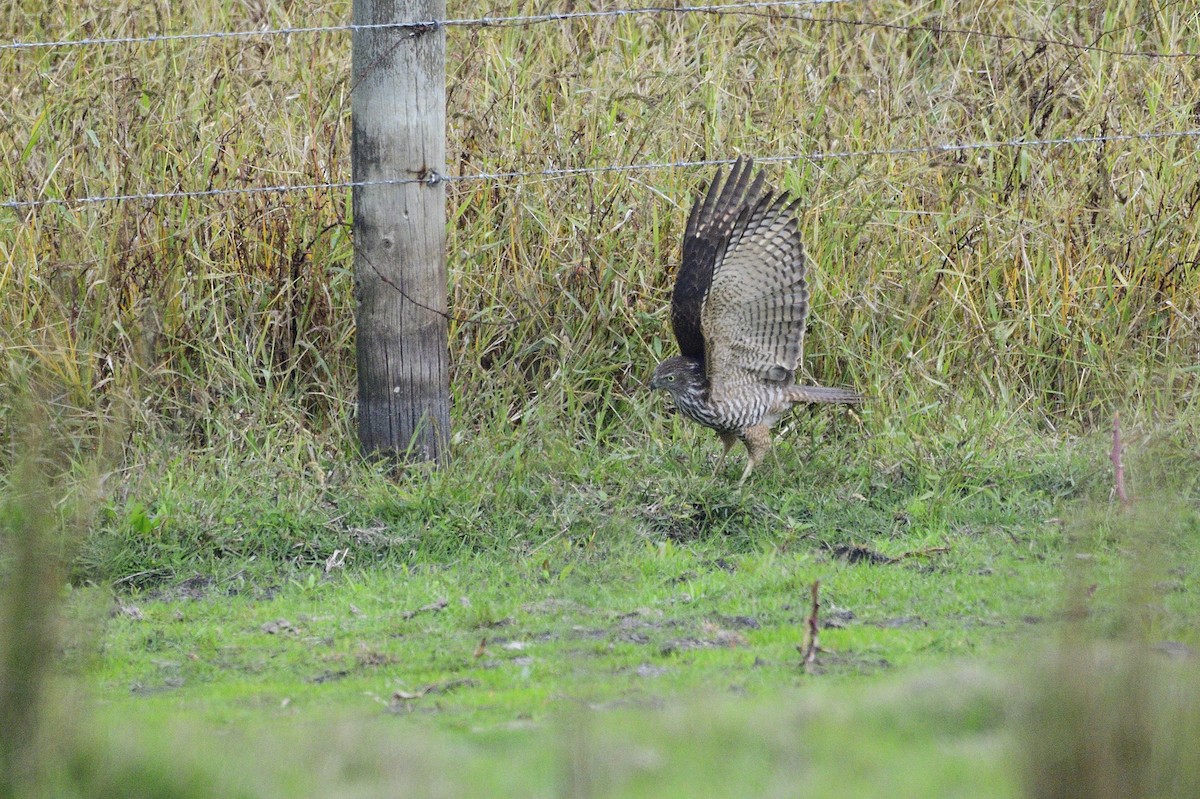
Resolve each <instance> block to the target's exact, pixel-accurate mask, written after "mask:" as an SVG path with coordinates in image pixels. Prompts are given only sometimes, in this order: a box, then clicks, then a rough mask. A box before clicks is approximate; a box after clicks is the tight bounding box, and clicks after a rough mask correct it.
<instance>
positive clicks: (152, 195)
mask: <svg viewBox="0 0 1200 799" xmlns="http://www.w3.org/2000/svg"><path fill="white" fill-rule="evenodd" d="M1196 137H1200V128H1198V129H1192V130H1174V131H1150V132H1144V133H1109V134H1102V135H1097V136H1065V137H1058V138H1047V139H1008V140H1001V141H978V142H944V143H940V144H926V145H914V146H908V147H893V148H879V149H870V150H836V151H830V152H818V153H788V154H781V155H767V156H761V157H756V158H755V161H757V162H758V163H760V164H778V163H791V162H795V161H814V162H819V161H832V160H847V159H854V158H879V157H885V156H910V155H922V154H927V155H941V154H946V153H958V152H969V151H974V150H998V149H1005V148H1012V147H1056V146H1068V145H1084V144H1104V143H1114V142H1129V141H1153V140H1160V139H1186V138H1196ZM733 162H734V159H733V158H716V159H698V160H683V161H666V162H655V163H639V164H607V165H604V166H591V167H568V168H555V167H550V168H547V169H530V170H513V171H507V172H476V173H471V174H466V175H439V174H437V173H428V174H427V175H425V176H422V177H409V178H382V179H378V180H357V181H355V180H348V181H330V182H325V183H296V184H281V185H276V186H242V187H235V188H227V189H202V190H196V191H187V190H184V191H164V192H148V193H145V194H109V195H97V196H92V197H78V198H73V199H68V198H50V199H43V200H11V199H10V200H7V201H5V202H3V203H0V208H5V209H11V210H20V209H33V208H42V207H45V206H50V205H61V206H69V205H90V204H97V203H109V202H135V201H157V200H177V199H195V198H204V197H217V196H221V195H247V194H282V193H290V192H301V191H324V190H330V189H350V188H365V187H369V186H398V185H411V184H414V183H428V184H436V183H439V182H442V181H445V182H448V183H463V182H475V181H505V180H522V179H530V178H545V179H551V180H554V179H560V178H571V177H582V176H585V175H602V174H612V173H621V172H641V171H650V170H657V169H687V168H692V167H701V166H726V165H729V164H732V163H733Z"/></svg>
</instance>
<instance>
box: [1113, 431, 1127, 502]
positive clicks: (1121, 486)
mask: <svg viewBox="0 0 1200 799" xmlns="http://www.w3.org/2000/svg"><path fill="white" fill-rule="evenodd" d="M1109 457H1110V458H1111V459H1112V464H1113V491H1114V492H1115V493H1116V495H1117V499H1119V500H1121V504H1122V505H1128V504H1129V494H1128V493H1127V492H1126V491H1125V464H1124V462H1123V461H1122V460H1121V414H1120V413H1114V414H1113V445H1112V453H1111V454H1110V455H1109Z"/></svg>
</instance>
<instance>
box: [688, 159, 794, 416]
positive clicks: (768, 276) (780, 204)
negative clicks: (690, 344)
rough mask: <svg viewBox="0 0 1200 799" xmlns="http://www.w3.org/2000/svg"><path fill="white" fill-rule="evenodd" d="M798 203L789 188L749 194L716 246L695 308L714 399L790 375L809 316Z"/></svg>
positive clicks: (780, 381) (783, 382) (781, 382)
mask: <svg viewBox="0 0 1200 799" xmlns="http://www.w3.org/2000/svg"><path fill="white" fill-rule="evenodd" d="M748 166H749V165H748V164H747V168H748ZM760 178H761V175H760ZM759 183H760V180H755V181H754V184H753V185H755V186H758V185H759ZM798 205H799V200H797V199H795V198H793V197H791V196H790V195H788V194H787V193H780V194H775V193H774V192H770V191H768V192H766V193H763V194H756V195H755V196H753V197H750V198H747V200H746V201H745V202H744V203H743V205H742V207H741V208H740V209H739V212H738V214H737V217H736V220H735V222H734V224H733V225H732V228H731V229H730V232H729V233H728V235H727V237H726V239H725V241H724V246H723V247H721V248H720V250H719V252H718V255H717V258H716V261H715V262H714V264H713V267H712V277H711V282H710V285H709V287H708V294H707V296H706V297H705V300H704V303H703V305H702V307H701V310H700V331H701V334H702V335H703V338H704V345H705V356H706V357H705V371H706V373H707V375H708V379H709V382H710V384H711V386H712V388H711V390H712V397H713V399H714V401H719V400H720V398H721V396H722V395H727V392H730V391H737V389H738V387H739V386H744V385H747V384H750V383H758V382H767V383H775V384H779V385H791V384H792V383H793V382H794V381H795V377H796V369H797V367H798V366H799V365H800V359H801V357H802V354H803V347H804V325H805V319H806V317H807V316H808V284H807V280H806V276H807V273H808V256H807V255H806V254H805V252H804V245H803V243H802V242H801V240H800V230H799V227H798V218H797V207H798Z"/></svg>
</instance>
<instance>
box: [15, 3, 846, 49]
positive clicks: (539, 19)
mask: <svg viewBox="0 0 1200 799" xmlns="http://www.w3.org/2000/svg"><path fill="white" fill-rule="evenodd" d="M860 2H863V0H746V2H736V3H720V4H713V5H695V6H642V7H638V8H611V9H604V10H599V11H563V12H557V13H552V14H523V15H518V16H510V17H461V18H455V19H440V20H439V19H429V20H422V21H414V22H383V23H376V24H371V25H358V24H354V23H346V24H342V25H313V26H307V27H297V28H260V29H258V30H243V31H212V32H205V33H172V34H160V35H150V36H116V37H112V38H95V39H60V40H57V41H49V42H18V41H13V42H9V43H5V44H0V50H34V49H45V48H53V47H89V46H103V45H117V44H161V43H166V42H187V41H197V40H204V39H247V38H252V37H258V36H291V35H293V34H308V33H343V32H346V31H371V30H396V29H400V30H403V29H411V28H418V29H426V28H438V27H445V28H500V27H515V26H522V25H540V24H545V23H549V22H572V21H575V20H590V19H602V18H616V17H632V16H641V15H646V14H736V13H740V12H746V11H754V10H759V9H770V8H782V7H793V8H796V7H800V6H810V7H811V6H826V5H836V4H841V3H860Z"/></svg>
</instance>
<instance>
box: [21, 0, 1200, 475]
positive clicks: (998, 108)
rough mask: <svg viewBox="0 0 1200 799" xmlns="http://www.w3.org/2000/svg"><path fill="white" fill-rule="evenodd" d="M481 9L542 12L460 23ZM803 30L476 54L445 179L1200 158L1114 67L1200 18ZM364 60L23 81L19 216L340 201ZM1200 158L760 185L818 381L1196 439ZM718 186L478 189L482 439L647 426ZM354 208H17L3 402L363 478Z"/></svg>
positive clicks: (861, 19)
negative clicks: (355, 438)
mask: <svg viewBox="0 0 1200 799" xmlns="http://www.w3.org/2000/svg"><path fill="white" fill-rule="evenodd" d="M573 7H575V8H576V9H579V8H583V7H585V6H584V5H583V4H573ZM555 8H557V6H555ZM484 10H486V11H487V12H488V13H494V14H505V13H514V12H530V11H541V10H545V9H543V8H542V7H541V6H540V5H538V4H534V3H519V2H513V3H509V4H495V5H493V6H490V7H488V8H486V9H478V8H475V7H472V6H470V5H469V4H465V3H451V6H450V9H449V11H450V14H451V16H468V15H471V14H475V13H479V12H480V11H484ZM808 13H810V12H809V11H808V10H806V9H800V10H799V11H795V12H793V11H785V12H778V13H776V12H758V13H756V14H730V15H724V16H715V15H706V14H682V15H674V14H659V15H644V16H637V17H626V18H621V19H616V20H613V19H598V20H589V21H580V22H570V23H550V24H542V25H537V26H532V27H510V28H487V29H470V28H453V29H451V30H450V31H449V36H448V40H449V58H448V62H449V65H450V66H449V75H448V89H449V105H450V114H449V117H450V130H449V142H448V145H449V146H448V153H449V162H450V163H449V165H448V166H449V169H450V171H451V172H452V173H453V174H458V175H462V174H473V173H476V172H490V171H507V170H514V169H517V170H521V169H541V168H545V167H550V166H553V167H591V166H603V165H608V164H627V163H639V162H670V161H677V160H689V159H707V158H725V157H732V156H734V155H736V154H738V153H748V154H754V155H759V156H767V155H777V154H788V153H798V154H814V153H831V152H845V153H869V152H870V151H875V150H881V149H892V148H898V147H909V146H912V147H921V146H927V145H935V144H939V143H949V142H979V141H1005V140H1012V139H1017V138H1021V137H1028V138H1033V139H1046V138H1055V137H1076V136H1097V135H1105V134H1129V133H1142V132H1150V131H1172V130H1188V129H1192V128H1196V127H1198V125H1197V114H1198V113H1200V112H1198V107H1197V105H1196V100H1195V98H1196V97H1198V96H1200V73H1197V71H1196V61H1197V59H1195V58H1167V57H1149V56H1141V55H1118V54H1114V53H1113V52H1108V51H1131V52H1139V53H1148V52H1160V53H1168V52H1170V53H1174V52H1189V51H1190V52H1200V19H1198V18H1197V15H1196V13H1195V12H1194V11H1193V10H1191V9H1190V7H1189V6H1188V5H1187V4H1181V3H1174V4H1157V3H1150V2H1135V1H1133V0H1108V2H1094V3H1090V4H1085V6H1084V7H1078V6H1076V7H1070V8H1066V7H1064V8H1057V7H1054V6H1052V5H1048V4H1046V3H1043V2H1033V1H1032V0H1028V1H1025V2H1016V3H1014V2H1008V1H1007V0H1005V1H1004V2H999V1H997V0H993V1H992V2H978V3H974V4H963V3H949V2H924V3H920V4H915V5H914V4H911V3H901V2H895V1H894V0H883V1H879V2H861V3H845V4H840V5H830V6H821V7H814V8H813V9H812V10H811V13H812V14H813V15H814V16H815V17H816V19H815V20H798V19H794V18H790V17H794V16H795V15H807V14H808ZM3 15H4V17H5V21H6V27H7V29H8V30H11V31H13V32H14V35H15V36H16V38H18V39H19V40H38V39H57V38H68V39H73V38H81V37H86V36H109V35H142V34H150V33H161V32H191V31H208V30H244V29H250V28H255V27H261V26H272V27H277V26H291V25H319V24H336V23H340V22H344V21H345V20H347V19H348V18H349V16H350V9H349V6H348V4H346V3H335V4H318V3H305V2H278V3H276V2H254V3H245V4H233V3H221V2H215V1H213V0H208V1H207V2H204V1H201V0H186V1H185V2H182V3H170V4H168V3H165V2H117V3H111V4H109V3H93V2H86V3H82V4H69V5H68V6H49V5H46V4H44V3H41V2H36V1H35V0H19V1H18V2H14V3H12V4H10V5H9V6H8V7H7V8H6V10H5V11H4V12H3ZM880 23H882V24H880ZM890 26H908V27H890ZM968 30H973V31H978V32H980V33H977V34H970V33H965V32H963V31H968ZM938 31H940V32H938ZM1012 37H1018V38H1012ZM1038 40H1044V41H1041V42H1040V43H1039V41H1038ZM1066 43H1070V44H1071V45H1088V44H1092V43H1094V44H1096V45H1098V46H1099V47H1102V48H1106V50H1107V51H1106V50H1097V49H1086V48H1081V47H1078V46H1069V45H1068V44H1066ZM349 60H350V35H349V34H348V33H328V34H304V35H293V36H290V37H268V38H263V39H261V40H255V39H223V40H209V41H201V42H171V43H155V44H140V45H115V46H93V47H75V48H54V49H38V50H19V51H14V50H5V51H0V71H2V72H3V73H4V74H5V75H6V76H8V78H9V80H8V81H7V83H8V86H9V90H8V93H7V97H6V99H5V101H4V102H3V104H0V195H2V196H3V197H5V198H9V197H13V198H20V199H26V198H29V199H34V198H54V197H66V198H72V197H76V198H77V197H81V196H85V195H97V194H110V193H142V192H159V191H171V190H176V189H181V190H197V189H206V188H210V187H211V188H233V187H245V186H256V185H273V184H282V183H314V182H324V181H339V180H346V179H348V177H349V174H348V173H349V148H348V138H347V129H348V121H349V102H348V95H349V91H350V87H349V81H348V74H349ZM1196 148H1197V140H1196V139H1194V138H1161V139H1155V140H1150V141H1121V142H1111V143H1105V144H1087V145H1060V146H1042V147H1026V148H1015V147H1000V148H991V149H978V150H967V151H958V152H941V153H931V152H921V153H912V154H892V155H879V154H877V155H862V156H852V157H839V158H828V159H822V160H817V161H812V160H799V161H797V162H795V163H794V164H791V165H786V166H784V165H772V166H769V167H767V168H768V169H769V171H770V172H771V174H772V177H773V179H774V180H775V181H776V182H778V183H779V184H781V185H783V186H785V187H786V188H788V189H790V190H792V191H795V192H797V193H798V194H799V195H800V196H802V197H804V198H806V199H807V202H808V205H807V209H806V214H805V219H804V224H803V227H804V234H805V238H806V240H807V241H808V242H809V244H810V247H811V249H812V251H813V253H814V255H815V257H816V260H817V264H818V270H819V271H818V277H817V283H818V286H817V291H818V294H817V299H816V307H815V310H816V315H815V321H814V323H813V326H812V330H811V338H810V344H809V360H808V365H809V368H810V369H811V371H812V372H813V374H814V375H815V376H816V377H817V378H818V379H820V380H821V381H823V382H827V383H835V384H850V385H855V386H859V387H861V388H863V389H864V390H865V392H866V393H867V394H868V395H870V396H871V397H873V398H874V399H873V401H874V402H876V403H877V404H878V405H879V406H880V407H881V408H884V409H891V410H894V409H899V408H920V407H926V406H929V405H930V404H931V403H939V402H941V403H946V402H957V401H964V402H968V403H970V402H981V403H986V404H989V405H996V406H999V407H1001V408H1009V409H1012V410H1013V411H1018V410H1025V411H1028V412H1030V413H1031V415H1032V416H1031V418H1034V419H1039V420H1046V421H1048V422H1049V423H1051V424H1058V423H1060V422H1063V421H1068V422H1079V421H1082V422H1085V423H1086V422H1088V421H1091V420H1094V419H1096V418H1099V417H1101V416H1105V415H1107V413H1108V412H1109V411H1110V410H1111V409H1112V408H1114V407H1120V408H1132V409H1134V410H1135V411H1140V412H1146V413H1166V414H1175V413H1178V412H1180V411H1184V410H1188V409H1192V410H1194V409H1195V406H1196V402H1197V390H1196V389H1197V382H1198V381H1197V366H1196V364H1197V357H1198V353H1200V267H1198V266H1197V263H1200V255H1198V246H1200V241H1198V232H1200V219H1198V218H1197V214H1196V206H1197V204H1198V203H1200V179H1198V178H1197V170H1196V166H1197V154H1196ZM711 174H712V170H711V169H710V168H688V169H659V170H650V171H639V172H634V173H627V174H601V175H593V176H589V177H579V178H569V179H544V178H530V179H510V180H503V181H462V182H456V183H453V184H452V186H451V191H450V209H449V211H450V213H449V215H450V220H451V235H450V255H449V263H450V269H451V283H452V285H451V286H450V290H451V307H452V309H453V313H454V315H455V319H456V321H455V322H454V323H453V324H452V327H451V335H452V339H451V356H452V363H453V365H454V385H455V390H456V393H455V399H456V409H457V410H456V413H457V417H458V419H459V423H460V424H461V425H464V426H466V427H472V426H475V425H478V424H480V423H482V422H484V421H485V420H496V419H504V418H508V419H517V418H522V417H525V416H527V415H528V414H530V413H531V412H536V413H549V414H550V415H551V416H552V417H557V416H568V417H576V418H583V419H588V420H590V421H589V424H590V423H593V422H594V423H595V424H598V425H603V424H605V421H604V420H606V419H610V418H612V416H613V415H615V414H620V413H624V412H626V411H627V410H628V409H629V407H630V402H631V399H630V397H631V395H633V393H634V392H636V391H638V390H639V388H640V386H641V383H642V381H643V380H644V378H645V376H646V374H647V372H648V369H649V368H650V366H651V365H652V363H653V361H654V360H655V359H656V358H657V357H659V356H660V355H662V354H663V353H666V352H668V351H669V350H671V349H672V347H673V346H674V344H673V342H672V341H671V340H670V337H669V335H670V334H669V332H668V330H667V326H666V324H665V321H666V318H665V314H664V313H663V311H664V307H665V304H666V302H667V298H668V288H669V285H670V280H671V278H672V274H673V262H674V260H675V259H676V258H677V248H678V240H679V237H680V234H681V232H682V223H683V219H684V215H685V209H686V206H687V205H688V203H689V202H690V199H691V198H692V197H693V196H694V195H695V193H696V192H697V190H698V188H699V186H700V185H701V184H702V183H703V182H705V181H707V180H708V179H709V178H710V176H711ZM347 206H348V191H345V190H336V191H315V190H314V191H306V192H298V193H291V194H256V195H251V196H230V195H227V196H220V197H214V198H205V199H186V200H160V201H130V202H124V203H102V204H97V205H86V206H75V205H73V206H68V207H62V206H54V205H51V206H46V207H42V208H38V209H33V210H20V211H12V210H0V219H3V224H2V226H0V230H3V233H2V234H0V339H2V342H3V346H4V348H5V350H4V351H5V355H4V358H3V360H2V361H0V382H2V383H3V384H4V385H6V386H10V387H11V386H15V385H19V384H21V383H22V382H24V381H28V380H36V381H50V382H52V383H53V384H55V385H58V386H62V387H63V389H62V393H61V397H60V399H61V404H62V405H63V406H64V407H69V408H74V409H82V410H83V411H85V416H90V418H103V417H105V416H106V415H107V414H109V413H111V412H112V409H113V407H115V406H116V405H119V406H121V407H123V408H125V409H127V410H131V413H132V417H133V418H134V420H135V423H136V424H138V425H140V426H141V429H144V430H148V431H153V432H154V433H155V434H168V435H169V437H170V440H172V441H175V442H180V443H181V445H182V446H184V447H190V448H193V449H198V450H204V449H213V450H215V451H220V450H222V449H223V448H224V447H225V446H228V445H236V446H238V447H243V446H245V445H247V444H248V445H250V446H251V447H255V448H262V447H266V446H268V445H269V446H272V447H276V448H282V449H284V450H289V449H290V450H294V451H295V452H296V453H297V455H299V456H301V457H306V456H304V455H303V453H304V452H309V453H311V451H312V449H313V448H314V447H317V448H319V447H322V446H340V445H339V444H336V443H334V444H330V442H331V441H334V442H336V441H340V440H344V439H346V438H349V429H350V428H349V425H348V423H347V419H348V417H349V415H350V410H351V408H352V404H351V403H352V399H353V385H354V380H353V373H352V369H353V349H352V348H353V299H352V275H351V274H350V270H351V265H352V260H353V259H352V250H351V245H350V232H349V230H348V229H347V228H346V227H345V225H344V223H345V221H346V219H347ZM468 387H469V390H468ZM633 402H636V400H633ZM248 420H253V421H254V424H253V425H249V424H248ZM248 427H251V428H254V429H256V430H257V431H258V432H257V433H254V434H249V433H247V432H246V430H247V428H248ZM331 431H332V434H333V435H330V433H331Z"/></svg>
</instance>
